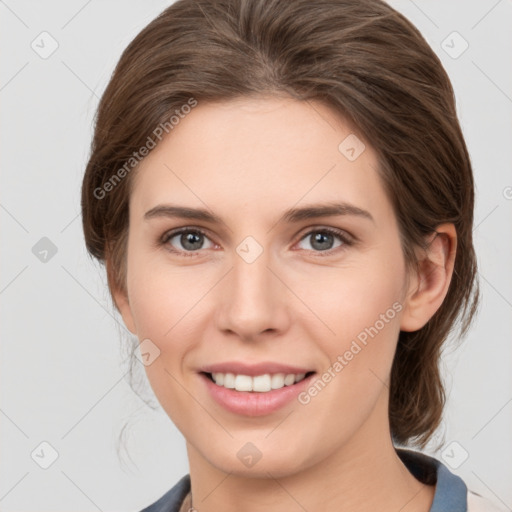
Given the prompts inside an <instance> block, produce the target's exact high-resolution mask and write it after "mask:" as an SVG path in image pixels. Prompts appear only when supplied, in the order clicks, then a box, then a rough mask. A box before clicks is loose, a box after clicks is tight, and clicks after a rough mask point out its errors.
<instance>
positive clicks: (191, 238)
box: [162, 228, 215, 256]
mask: <svg viewBox="0 0 512 512" xmlns="http://www.w3.org/2000/svg"><path fill="white" fill-rule="evenodd" d="M205 240H207V241H208V242H209V244H210V245H208V243H207V244H206V247H205ZM162 244H163V245H167V246H168V248H169V250H170V251H171V252H176V253H181V254H182V255H183V256H195V254H194V252H196V251H198V250H200V249H211V248H212V247H213V246H214V245H215V244H214V243H213V242H212V241H211V240H210V239H209V238H208V237H207V236H206V233H204V232H203V231H201V230H200V229H197V228H194V229H192V228H181V229H179V230H174V231H169V232H167V233H166V234H165V235H164V236H163V237H162ZM176 244H177V245H178V248H176ZM179 246H181V247H179ZM187 253H190V254H187Z"/></svg>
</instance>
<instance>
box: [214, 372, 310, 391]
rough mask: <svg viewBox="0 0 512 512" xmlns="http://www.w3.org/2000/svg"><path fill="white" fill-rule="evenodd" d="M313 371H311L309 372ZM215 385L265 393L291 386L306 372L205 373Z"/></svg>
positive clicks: (301, 378)
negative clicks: (257, 373) (259, 373)
mask: <svg viewBox="0 0 512 512" xmlns="http://www.w3.org/2000/svg"><path fill="white" fill-rule="evenodd" d="M310 373H313V372H310ZM207 375H208V376H209V377H210V378H211V380H212V381H213V382H215V384H217V386H222V387H224V388H226V389H234V390H236V391H252V392H257V393H267V392H269V391H272V390H274V389H281V388H283V387H285V386H292V385H293V384H296V383H298V382H300V381H302V380H303V379H304V378H305V377H306V375H307V374H306V373H296V374H294V373H289V374H285V373H275V374H273V375H271V374H269V373H265V374H263V375H255V376H250V375H242V374H234V373H221V372H215V373H207Z"/></svg>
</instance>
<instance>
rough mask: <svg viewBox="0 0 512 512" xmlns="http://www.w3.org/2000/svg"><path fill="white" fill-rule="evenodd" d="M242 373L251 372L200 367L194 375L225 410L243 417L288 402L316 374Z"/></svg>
mask: <svg viewBox="0 0 512 512" xmlns="http://www.w3.org/2000/svg"><path fill="white" fill-rule="evenodd" d="M246 373H253V375H246V374H244V373H231V372H226V373H224V372H218V371H217V372H207V371H201V372H199V373H198V375H199V377H200V379H201V380H202V381H203V383H204V386H205V388H206V389H205V391H206V394H207V396H208V397H209V398H211V399H212V400H213V401H214V402H215V403H216V404H217V405H220V406H221V407H222V408H223V409H224V410H225V411H227V412H229V413H231V414H235V415H237V416H246V417H258V416H260V417H261V416H267V415H272V414H273V413H276V412H277V411H279V410H281V409H282V408H284V407H286V406H290V405H292V404H293V403H294V402H295V401H296V400H297V398H298V396H299V395H300V393H301V392H303V391H304V390H305V389H306V388H307V386H309V385H311V382H312V379H314V376H315V375H316V372H315V371H308V372H303V371H302V372H301V373H282V372H280V373H259V372H256V371H253V372H249V371H246ZM295 405H296V406H299V405H298V404H295ZM299 407H303V406H302V405H300V406H299Z"/></svg>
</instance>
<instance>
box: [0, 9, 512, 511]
mask: <svg viewBox="0 0 512 512" xmlns="http://www.w3.org/2000/svg"><path fill="white" fill-rule="evenodd" d="M168 4H169V2H168V1H162V0H151V1H148V0H145V1H138V2H134V1H126V0H123V1H121V0H103V1H101V2H100V1H99V0H90V1H88V2H87V1H84V0H73V1H67V2H63V1H61V2H58V1H46V2H41V1H38V2H37V1H23V0H17V1H15V0H6V1H1V0H0V37H1V44H2V49H3V52H2V55H3V59H2V63H1V70H0V71H1V76H0V101H1V108H2V123H1V128H0V135H1V165H2V176H1V179H2V187H1V196H0V221H1V233H2V249H3V250H2V253H1V276H0V304H1V308H2V309H1V312H2V318H1V322H2V324H1V325H2V343H1V354H0V362H1V388H0V389H1V395H0V397H1V403H0V424H1V454H2V455H1V459H0V463H1V473H0V509H1V510H2V511H19V510H23V511H41V512H42V511H52V512H60V511H69V510H74V511H95V510H102V511H107V510H108V511H110V510H119V511H120V510H123V511H139V510H141V509H142V508H143V507H145V506H147V505H148V504H150V503H152V502H153V501H154V500H156V499H157V498H159V497H160V496H161V495H162V494H163V493H164V492H166V491H167V490H168V489H169V488H170V487H171V486H172V485H174V484H175V483H176V481H177V480H178V479H179V478H180V477H181V476H183V475H184V474H185V473H187V472H188V465H187V459H186V452H185V444H184V440H183V438H182V436H181V434H180V432H179V431H178V430H177V429H176V428H175V427H174V425H173V424H172V423H171V421H170V420H169V419H168V418H167V416H166V415H165V413H164V412H163V411H162V410H161V409H157V410H156V411H153V410H152V409H150V408H148V407H147V406H145V405H144V403H143V402H142V401H141V400H140V398H138V397H137V396H136V395H135V394H134V393H133V392H132V391H131V389H130V387H129V384H128V382H127V380H126V371H127V366H126V364H124V363H122V357H124V354H125V352H124V351H123V350H121V347H122V346H123V344H126V343H127V341H126V338H123V339H121V336H124V333H125V330H124V329H123V328H122V327H121V326H120V325H119V323H118V322H119V321H120V318H119V317H118V316H117V315H116V314H115V312H114V309H113V307H112V304H111V301H110V298H109V295H108V292H107V287H106V280H105V274H104V271H103V269H102V268H100V267H99V266H98V265H96V264H94V263H93V262H92V261H91V260H90V259H89V257H88V256H87V255H86V252H85V247H84V242H83V236H82V230H81V229H82V228H81V219H80V213H79V200H80V185H81V178H82V174H83V171H84V167H85V163H86V159H87V156H88V150H89V143H90V139H91V130H92V119H93V115H94V111H95V108H96V106H97V103H98V98H99V97H100V96H101V94H102V92H103V90H104V88H105V86H106V84H107V82H108V79H109V76H110V74H111V72H112V71H113V68H114V66H115V64H116V62H117V60H118V58H119V56H120V54H121V52H122V50H123V49H124V48H125V47H126V45H127V44H128V43H129V42H130V41H131V39H133V37H134V36H135V35H136V34H137V33H138V32H139V31H140V30H141V29H142V28H143V27H144V26H145V25H146V24H147V23H149V21H151V19H153V18H154V17H155V16H156V15H157V14H158V13H159V12H160V11H161V10H163V9H164V8H165V7H166V6H167V5H168ZM391 4H392V5H393V6H394V7H395V8H397V9H398V10H399V11H401V12H403V13H404V14H405V15H406V16H407V17H408V18H409V19H410V20H411V21H412V22H413V23H414V24H415V25H416V26H417V27H418V28H419V29H420V30H421V31H422V33H423V34H424V35H425V37H426V38H427V40H428V41H429V43H430V44H431V46H432V47H433V48H434V50H435V51H436V53H437V54H438V55H439V56H440V58H441V59H442V61H443V63H444V65H445V67H446V69H447V71H448V73H449V75H450V77H451V79H452V81H453V85H454V87H455V90H456V96H457V106H458V111H459V115H460V118H461V121H462V124H463V129H464V133H465V136H466V139H467V143H468V146H469V150H470V153H471V157H472V161H473V164H474V171H475V178H476V183H477V203H476V222H475V231H474V234H475V243H476V248H477V253H478V258H479V264H480V278H481V286H482V292H483V304H482V307H481V310H480V315H479V317H478V320H477V322H476V323H475V325H474V327H473V329H472V331H471V333H470V335H469V336H468V337H467V339H466V340H465V342H464V343H463V345H462V347H461V348H460V349H459V350H457V351H448V352H447V353H446V357H445V368H446V371H445V373H446V378H447V385H448V389H449V391H450V395H449V404H448V408H447V411H446V420H445V422H444V424H443V428H442V429H441V432H440V433H441V434H443V433H444V444H443V448H442V449H441V450H438V451H433V449H431V450H430V451H429V453H432V454H434V455H436V456H437V457H439V458H442V459H443V461H444V462H445V463H447V464H452V466H455V465H457V464H460V466H459V467H458V468H457V469H453V471H454V472H455V473H457V474H459V475H461V476H462V477H463V478H464V480H465V482H466V483H467V485H468V486H469V487H470V488H471V489H473V490H475V491H477V492H480V493H481V494H483V495H484V496H487V497H489V498H491V499H493V500H494V501H495V502H497V503H498V504H500V505H501V506H502V507H504V506H506V507H507V508H508V509H509V510H510V508H511V507H512V486H511V485H510V482H512V438H511V435H510V433H511V432H512V372H511V368H512V343H510V340H511V335H510V333H511V330H512V272H511V268H510V262H511V261H512V258H511V256H512V237H511V234H512V231H511V224H512V215H511V211H512V174H511V171H510V169H511V160H512V158H511V151H510V147H511V142H512V139H511V135H512V126H511V125H512V123H511V119H512V117H511V113H512V73H511V67H510V61H511V60H510V59H511V55H512V31H511V30H510V26H512V24H511V18H512V3H511V1H510V0H501V1H496V0H489V1H480V0H479V1H475V0H474V1H471V2H468V1H463V0H458V1H453V0H452V1H449V2H434V1H420V0H417V1H415V2H413V1H410V0H393V1H392V2H391ZM43 31H47V32H49V34H51V37H52V38H54V39H55V40H56V41H57V42H58V45H59V46H58V49H57V50H56V51H55V52H54V53H53V54H52V55H51V56H50V57H48V58H46V59H43V58H41V57H40V56H39V54H38V53H36V52H35V51H34V50H33V49H32V48H31V43H32V41H34V40H35V43H34V44H38V45H39V47H40V51H42V50H43V49H42V47H43V46H44V48H45V49H46V50H48V49H49V48H50V40H49V39H45V40H44V42H41V37H47V36H40V34H41V32H43ZM454 31H456V32H458V33H459V34H460V36H462V38H463V39H464V40H465V41H467V43H468V44H469V47H468V49H467V50H466V51H465V52H464V53H462V54H461V55H460V56H458V57H457V58H453V57H454V56H456V54H458V53H459V52H460V51H461V50H462V49H463V45H464V41H463V40H462V39H460V38H459V37H458V36H457V35H453V34H452V33H453V32H454ZM443 41H444V43H443ZM447 52H448V53H447ZM450 53H451V55H450ZM42 237H47V238H49V239H50V240H51V241H52V242H53V244H55V246H56V248H57V253H56V254H55V255H54V256H53V257H50V256H51V253H49V255H48V257H47V261H46V262H42V261H40V259H38V258H37V257H36V256H35V255H34V253H33V252H32V248H33V247H34V245H35V244H36V243H38V241H39V240H40V239H41V238H42ZM140 369H142V366H141V367H140ZM143 375H144V374H143ZM127 419H130V425H129V427H128V429H127V430H126V431H125V434H126V436H125V439H126V443H127V447H128V450H129V454H128V453H127V452H126V451H121V456H120V458H118V456H117V454H116V444H117V439H118V437H119V436H120V434H121V428H122V426H123V424H124V422H125V420H127ZM439 440H441V441H443V440H442V439H441V438H439ZM44 441H45V442H47V443H49V444H50V445H51V446H52V447H53V449H55V450H56V451H57V453H58V458H57V460H56V461H55V462H54V463H53V464H52V465H51V466H50V467H49V468H48V469H43V468H41V467H40V465H39V464H44V463H45V461H46V463H48V462H50V458H49V457H51V453H52V452H51V450H52V449H51V448H48V447H47V446H46V445H43V446H41V443H42V442H44ZM454 442H455V443H456V444H452V443H454ZM34 450H36V452H35V454H34V458H32V456H31V454H32V453H33V452H34ZM466 452H467V454H468V458H467V459H466V460H464V461H463V459H464V456H465V453H466ZM130 457H131V459H130ZM36 461H38V463H39V464H38V463H36ZM461 461H463V462H461Z"/></svg>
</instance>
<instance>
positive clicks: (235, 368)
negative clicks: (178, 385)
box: [199, 361, 314, 376]
mask: <svg viewBox="0 0 512 512" xmlns="http://www.w3.org/2000/svg"><path fill="white" fill-rule="evenodd" d="M199 371H200V372H205V373H234V374H236V375H249V376H255V375H264V374H266V373H271V374H275V373H284V374H286V375H289V374H290V373H294V374H299V373H309V372H312V371H314V370H312V369H311V368H304V367H299V366H291V365H288V364H282V363H275V362H272V361H264V362H261V363H256V364H254V363H252V364H250V363H244V362H242V361H226V362H224V363H216V364H210V365H206V366H202V367H201V368H199Z"/></svg>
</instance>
